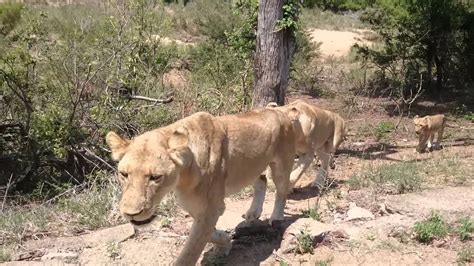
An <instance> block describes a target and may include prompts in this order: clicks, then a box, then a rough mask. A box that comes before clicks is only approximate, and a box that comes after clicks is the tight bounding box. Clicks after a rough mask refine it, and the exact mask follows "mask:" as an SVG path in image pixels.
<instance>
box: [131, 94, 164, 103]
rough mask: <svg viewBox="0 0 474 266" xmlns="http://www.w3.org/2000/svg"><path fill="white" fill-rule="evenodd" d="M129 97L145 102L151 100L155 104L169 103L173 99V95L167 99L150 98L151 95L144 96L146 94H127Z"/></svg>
mask: <svg viewBox="0 0 474 266" xmlns="http://www.w3.org/2000/svg"><path fill="white" fill-rule="evenodd" d="M128 98H129V99H132V100H141V101H147V102H153V103H155V104H159V103H160V104H165V103H170V102H172V101H173V97H172V96H170V97H168V98H167V99H156V98H151V97H146V96H140V95H130V96H128Z"/></svg>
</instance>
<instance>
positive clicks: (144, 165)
mask: <svg viewBox="0 0 474 266" xmlns="http://www.w3.org/2000/svg"><path fill="white" fill-rule="evenodd" d="M106 141H107V144H108V145H109V147H110V149H111V151H112V158H113V159H114V160H116V161H118V167H117V168H118V180H119V182H120V184H121V187H122V199H121V201H120V212H121V213H122V215H123V216H124V217H125V218H126V219H128V220H129V221H130V222H132V223H133V224H144V223H147V222H150V221H151V220H152V219H153V218H154V212H155V208H154V207H155V206H157V205H158V204H159V203H160V201H161V200H162V199H163V197H164V196H165V195H166V194H167V193H168V192H170V191H171V190H173V188H174V187H175V186H176V184H177V182H178V180H179V176H180V173H181V172H182V171H183V170H184V169H185V168H186V167H187V166H189V165H190V164H191V161H192V153H191V150H190V149H189V147H188V134H187V131H186V130H185V129H184V128H182V129H178V130H176V131H174V132H173V133H172V134H168V136H167V135H165V134H163V133H161V132H159V131H156V130H155V131H149V132H146V133H144V134H142V135H140V136H138V137H136V138H134V139H132V140H128V139H125V138H122V137H120V136H119V135H117V134H116V133H115V132H109V133H108V134H107V136H106Z"/></svg>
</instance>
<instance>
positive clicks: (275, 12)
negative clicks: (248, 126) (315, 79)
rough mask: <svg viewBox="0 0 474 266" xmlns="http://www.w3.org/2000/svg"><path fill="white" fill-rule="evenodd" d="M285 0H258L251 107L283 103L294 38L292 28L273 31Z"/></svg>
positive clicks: (281, 14)
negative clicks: (253, 86) (253, 85)
mask: <svg viewBox="0 0 474 266" xmlns="http://www.w3.org/2000/svg"><path fill="white" fill-rule="evenodd" d="M284 2H285V0H260V4H259V9H258V24H257V47H256V52H255V58H254V67H255V70H254V71H255V72H254V73H255V88H254V93H253V101H252V106H253V107H254V108H255V107H262V106H265V105H266V104H268V103H269V102H276V103H277V104H278V105H284V104H285V96H286V89H287V87H288V79H289V76H290V63H291V58H292V57H293V52H294V46H295V45H294V43H295V40H294V35H293V32H292V30H291V29H283V30H280V31H276V28H277V23H278V21H279V20H280V19H281V18H282V16H283V11H282V7H283V4H284Z"/></svg>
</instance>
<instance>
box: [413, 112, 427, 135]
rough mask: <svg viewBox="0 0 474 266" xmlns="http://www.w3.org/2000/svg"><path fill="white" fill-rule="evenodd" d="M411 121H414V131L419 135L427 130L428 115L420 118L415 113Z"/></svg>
mask: <svg viewBox="0 0 474 266" xmlns="http://www.w3.org/2000/svg"><path fill="white" fill-rule="evenodd" d="M413 122H414V123H415V132H416V134H417V135H420V134H421V133H423V132H425V131H426V130H428V117H421V118H420V117H419V116H418V115H416V116H415V117H414V118H413Z"/></svg>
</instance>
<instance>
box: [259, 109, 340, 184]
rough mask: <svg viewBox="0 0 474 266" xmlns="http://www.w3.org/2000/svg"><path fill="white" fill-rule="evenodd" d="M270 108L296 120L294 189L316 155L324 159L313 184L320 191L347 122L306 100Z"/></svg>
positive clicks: (292, 178) (332, 163) (294, 122)
mask: <svg viewBox="0 0 474 266" xmlns="http://www.w3.org/2000/svg"><path fill="white" fill-rule="evenodd" d="M267 107H268V108H275V109H277V110H279V111H283V112H284V113H286V114H287V115H288V117H289V118H290V119H291V120H292V121H293V125H294V129H295V135H296V153H297V154H298V155H299V158H298V161H297V163H296V168H295V169H294V170H293V171H292V172H291V176H290V179H291V183H292V186H294V185H295V184H296V182H298V180H299V179H300V178H301V176H302V175H303V173H304V171H306V169H307V168H308V167H309V166H310V164H311V162H312V161H313V159H314V154H315V153H316V155H317V156H318V158H319V159H320V160H321V167H320V169H319V173H318V175H317V176H316V178H315V179H314V181H313V185H314V186H318V187H320V188H321V187H322V186H324V183H325V179H326V178H327V172H328V166H329V165H330V164H331V168H334V161H333V160H334V158H333V155H334V153H335V152H336V149H337V148H338V147H339V145H340V144H341V143H342V141H343V140H344V135H345V123H344V119H342V117H341V116H339V115H338V114H336V113H334V112H331V111H328V110H324V109H321V108H318V107H316V106H314V105H313V104H310V103H307V102H306V101H303V100H296V101H294V102H292V103H290V104H288V105H285V106H279V107H276V104H275V103H269V104H268V105H267Z"/></svg>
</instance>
